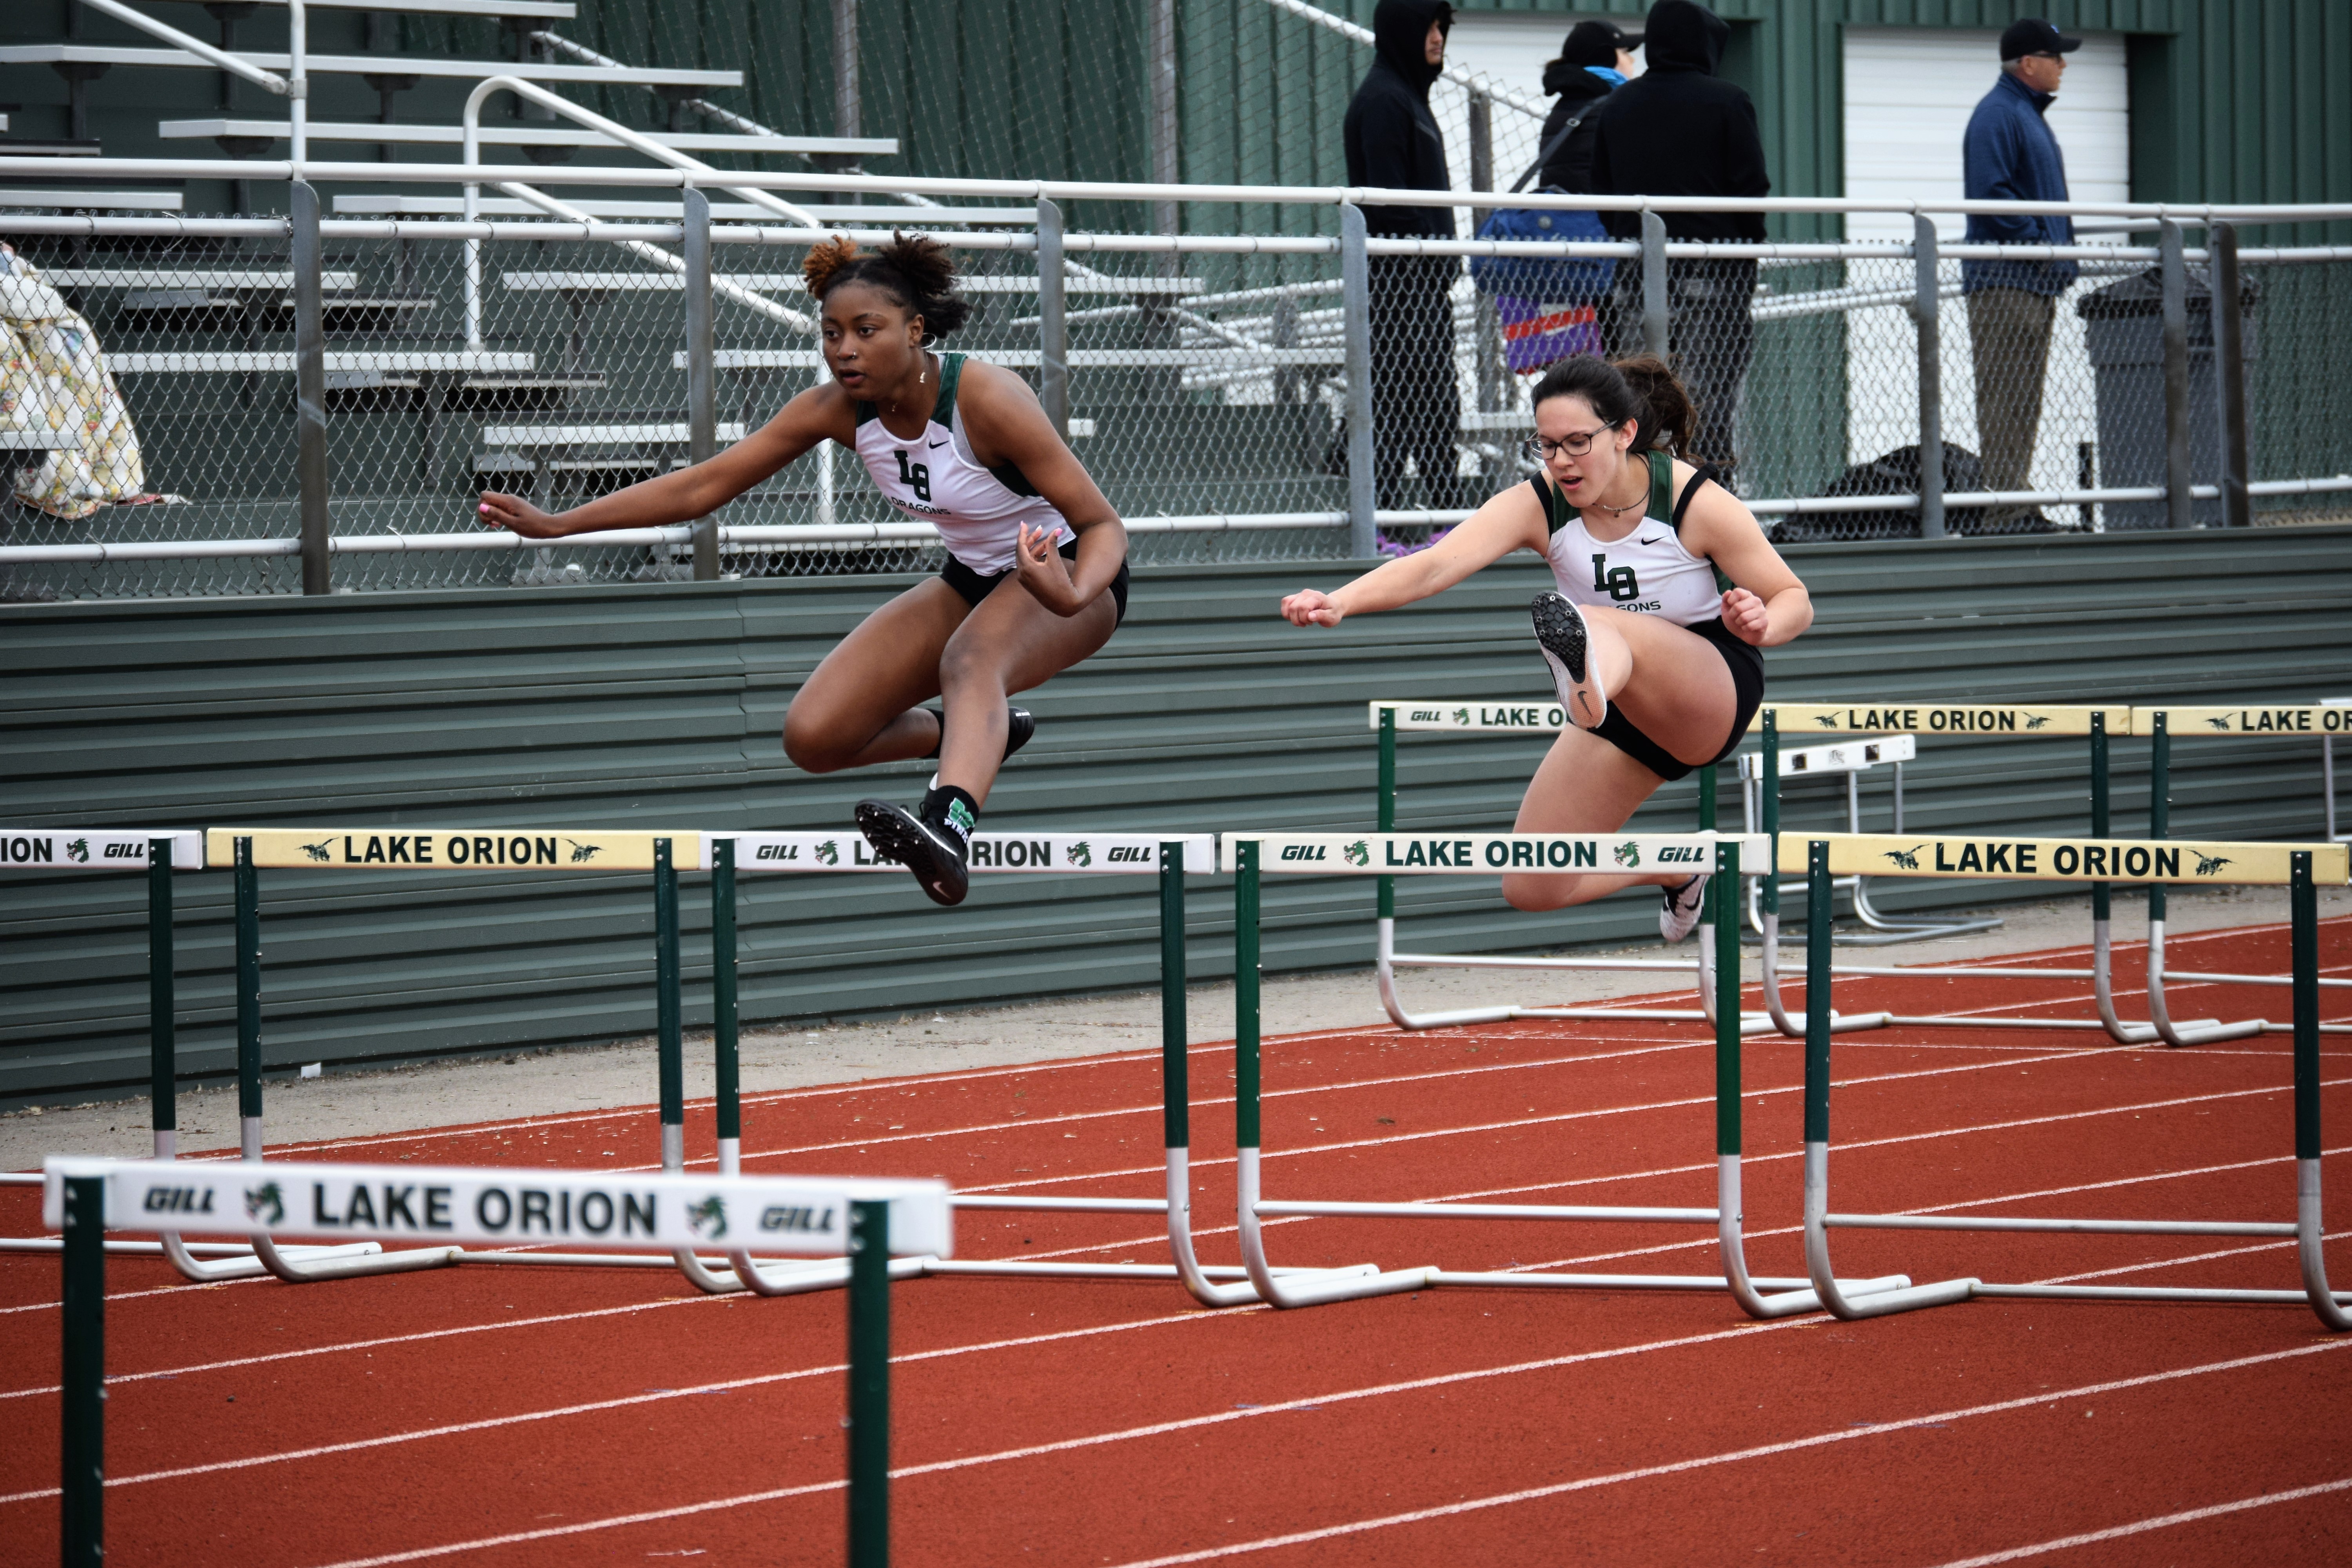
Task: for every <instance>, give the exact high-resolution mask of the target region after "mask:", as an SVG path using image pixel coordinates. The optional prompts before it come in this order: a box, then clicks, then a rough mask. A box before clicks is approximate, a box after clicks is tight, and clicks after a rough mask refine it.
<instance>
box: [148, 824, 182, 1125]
mask: <svg viewBox="0 0 2352 1568" xmlns="http://www.w3.org/2000/svg"><path fill="white" fill-rule="evenodd" d="M172 871H173V866H172V841H171V840H170V839H168V838H151V839H149V840H148V841H147V1109H148V1125H149V1126H150V1127H151V1128H152V1129H153V1131H154V1135H155V1158H157V1159H158V1160H168V1159H171V1158H172V1157H173V1155H174V1154H175V1153H177V1152H179V1144H180V1062H179V1057H180V1050H179V1037H178V1026H179V1003H178V1000H177V998H176V997H175V996H174V995H173V970H174V968H175V963H174V960H173V943H172Z"/></svg>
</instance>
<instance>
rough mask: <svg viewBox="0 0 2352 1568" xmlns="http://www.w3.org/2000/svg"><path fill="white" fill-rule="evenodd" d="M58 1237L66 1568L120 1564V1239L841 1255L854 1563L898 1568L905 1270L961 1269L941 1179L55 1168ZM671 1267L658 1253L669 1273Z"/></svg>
mask: <svg viewBox="0 0 2352 1568" xmlns="http://www.w3.org/2000/svg"><path fill="white" fill-rule="evenodd" d="M42 1176H43V1193H42V1213H43V1217H44V1220H45V1221H46V1223H47V1225H48V1226H50V1227H51V1228H52V1229H58V1230H62V1231H63V1232H64V1233H65V1249H64V1250H65V1281H64V1284H65V1291H64V1297H65V1302H64V1305H65V1310H64V1311H63V1313H62V1317H63V1320H64V1321H63V1337H64V1352H65V1363H64V1373H65V1377H64V1384H65V1386H64V1395H65V1397H64V1401H63V1412H62V1426H63V1429H64V1457H63V1465H62V1471H63V1476H62V1479H63V1496H62V1499H61V1500H60V1510H61V1516H62V1524H63V1527H64V1528H63V1531H62V1534H63V1540H64V1552H63V1557H64V1561H65V1562H66V1563H71V1564H77V1565H80V1564H87V1565H89V1568H96V1565H97V1564H99V1563H101V1562H102V1561H103V1560H104V1556H105V1476H106V1437H105V1411H106V1317H105V1302H106V1253H105V1249H104V1244H103V1237H104V1236H105V1233H106V1232H107V1231H108V1230H109V1229H115V1230H134V1231H138V1230H143V1231H149V1232H155V1233H163V1231H164V1227H165V1226H171V1225H173V1224H175V1223H184V1221H185V1218H186V1216H190V1215H202V1216H204V1224H205V1226H206V1228H216V1229H220V1230H224V1231H231V1232H236V1231H242V1232H244V1233H246V1234H247V1235H248V1236H249V1237H251V1238H252V1245H253V1247H254V1250H255V1251H256V1252H257V1253H266V1252H268V1251H269V1250H277V1251H278V1252H280V1253H281V1255H282V1254H283V1253H284V1252H287V1251H291V1250H293V1248H291V1247H284V1248H281V1247H278V1240H279V1238H281V1237H284V1238H289V1239H292V1238H300V1237H316V1238H320V1239H324V1240H328V1241H332V1242H344V1241H348V1240H351V1239H352V1238H353V1237H365V1238H367V1239H368V1240H369V1241H370V1242H371V1243H373V1244H375V1245H379V1246H380V1245H381V1244H383V1243H384V1242H396V1243H415V1242H420V1241H421V1242H425V1243H427V1244H429V1245H428V1246H426V1247H423V1248H415V1247H404V1248H403V1249H402V1250H401V1251H398V1252H392V1253H387V1254H385V1255H384V1256H386V1257H391V1258H399V1257H402V1256H404V1255H405V1253H406V1252H407V1251H410V1250H424V1251H428V1252H440V1251H450V1250H458V1249H462V1248H464V1247H466V1246H467V1244H468V1243H475V1244H485V1245H488V1246H492V1247H495V1246H499V1245H504V1244H508V1243H510V1242H512V1241H513V1240H514V1239H515V1237H516V1235H517V1234H518V1230H519V1227H522V1226H528V1225H529V1224H530V1221H531V1218H532V1217H533V1216H536V1218H537V1219H538V1221H539V1222H540V1225H541V1228H542V1230H544V1231H545V1232H547V1233H550V1234H557V1235H562V1236H564V1237H569V1238H576V1239H578V1240H581V1241H584V1242H588V1243H592V1244H593V1245H595V1246H598V1247H621V1248H634V1249H638V1250H642V1251H646V1252H648V1253H653V1254H656V1255H658V1254H672V1255H675V1254H677V1253H680V1252H688V1253H690V1252H691V1251H692V1250H693V1249H694V1248H695V1247H698V1246H702V1245H707V1244H709V1243H711V1242H715V1241H718V1240H720V1239H722V1238H724V1237H729V1236H730V1234H733V1233H735V1232H737V1231H739V1230H740V1231H742V1232H747V1233H753V1234H756V1235H757V1236H758V1237H759V1238H760V1245H761V1248H762V1249H763V1250H774V1251H778V1252H784V1253H790V1254H794V1255H801V1256H837V1257H839V1258H842V1259H843V1261H844V1264H845V1267H846V1269H847V1272H848V1276H849V1291H850V1295H849V1378H848V1384H849V1390H848V1400H847V1405H848V1417H847V1420H846V1421H845V1423H844V1425H845V1426H847V1428H848V1431H849V1444H848V1448H849V1499H848V1512H849V1561H850V1562H851V1563H856V1564H860V1565H864V1564H868V1563H875V1564H879V1563H887V1562H888V1561H889V1551H890V1537H889V1522H890V1512H889V1487H890V1381H889V1379H890V1294H889V1289H890V1287H889V1280H890V1270H889V1269H888V1268H887V1267H886V1266H885V1265H886V1264H887V1260H888V1258H889V1257H890V1254H891V1253H892V1252H893V1251H894V1250H896V1251H899V1252H904V1253H912V1254H919V1255H922V1256H926V1257H934V1258H948V1257H951V1256H952V1255H953V1253H954V1250H955V1236H954V1224H955V1222H954V1216H953V1215H952V1214H951V1213H950V1210H949V1207H948V1202H947V1188H946V1186H945V1185H944V1184H941V1183H938V1182H922V1181H874V1180H856V1179H823V1178H805V1177H783V1176H685V1175H677V1174H667V1173H666V1174H662V1175H631V1174H625V1173H618V1172H608V1171H531V1170H512V1169H501V1168H477V1167H466V1166H446V1167H437V1168H436V1167H431V1166H418V1165H344V1164H301V1163H273V1164H271V1165H270V1166H268V1168H267V1169H266V1170H259V1171H257V1170H256V1169H255V1168H254V1167H253V1166H251V1165H247V1164H226V1163H217V1162H209V1161H207V1162H185V1161H170V1160H153V1161H129V1160H91V1159H76V1158H70V1157H52V1158H51V1159H50V1160H49V1161H48V1162H47V1164H46V1166H45V1168H44V1170H43V1173H42ZM663 1261H664V1259H663V1258H661V1257H659V1256H656V1257H655V1258H654V1262H655V1263H656V1266H659V1265H660V1264H661V1263H662V1262H663Z"/></svg>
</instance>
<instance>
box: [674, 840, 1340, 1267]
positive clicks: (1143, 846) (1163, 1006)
mask: <svg viewBox="0 0 2352 1568" xmlns="http://www.w3.org/2000/svg"><path fill="white" fill-rule="evenodd" d="M703 854H704V860H703V862H702V864H703V866H704V868H706V869H708V870H710V871H711V872H712V874H713V878H714V889H713V899H714V903H713V922H712V923H713V928H714V930H716V931H722V932H723V933H724V936H723V938H722V939H721V940H720V941H719V942H717V943H715V944H714V954H713V971H714V975H715V976H717V977H719V979H718V980H717V982H716V984H714V990H721V991H723V992H724V994H728V995H729V996H730V997H731V995H732V991H733V985H734V966H735V954H734V947H733V930H734V927H733V912H732V902H733V881H732V879H733V878H734V876H735V874H736V873H737V872H738V871H739V870H740V871H744V872H750V873H753V874H768V873H782V874H787V875H790V874H801V875H819V874H825V873H839V872H851V873H856V872H866V873H881V872H897V873H899V874H901V875H903V874H904V872H905V869H906V868H904V867H902V866H900V865H898V863H896V862H895V861H890V860H885V859H883V858H880V857H878V856H877V855H876V854H875V853H874V850H873V848H872V847H871V846H870V845H868V844H867V843H866V838H865V837H864V836H863V835H862V834H859V833H856V832H855V831H846V830H845V831H838V832H830V833H827V832H799V833H710V834H706V835H704V837H703ZM968 864H969V867H970V869H971V872H972V873H973V874H974V875H976V876H999V875H1026V876H1039V875H1053V876H1071V875H1076V876H1130V877H1131V876H1157V877H1158V878H1159V879H1160V883H1159V893H1160V905H1159V912H1160V1039H1161V1050H1160V1079H1161V1088H1160V1095H1161V1122H1162V1129H1163V1138H1162V1142H1163V1147H1164V1151H1165V1163H1166V1195H1165V1196H1164V1197H1160V1198H1117V1197H1093V1196H1073V1197H1058V1196H1045V1195H1040V1196H1031V1195H1027V1194H999V1193H951V1194H949V1199H948V1201H949V1203H950V1205H951V1206H953V1207H956V1208H959V1209H971V1210H973V1211H975V1212H981V1211H992V1212H1000V1213H1026V1214H1097V1215H1156V1216H1160V1217H1161V1218H1163V1219H1164V1221H1165V1224H1166V1226H1167V1232H1168V1245H1169V1252H1170V1258H1171V1261H1169V1262H1167V1263H1044V1262H1031V1261H1027V1260H1024V1259H1021V1258H970V1259H967V1258H920V1259H916V1260H912V1261H911V1262H908V1264H907V1265H906V1267H907V1268H908V1272H910V1273H919V1274H929V1275H942V1276H949V1275H961V1276H981V1277H994V1278H1004V1279H1152V1280H1171V1281H1174V1282H1177V1283H1180V1284H1181V1285H1182V1286H1183V1287H1184V1289H1186V1290H1187V1291H1189V1292H1190V1293H1191V1294H1192V1297H1193V1298H1194V1299H1195V1300H1199V1301H1200V1302H1201V1303H1202V1305H1204V1306H1213V1307H1225V1306H1238V1305H1244V1304H1247V1303H1250V1302H1255V1301H1256V1300H1258V1292H1257V1290H1256V1289H1255V1287H1254V1286H1253V1285H1252V1284H1251V1283H1250V1281H1249V1277H1248V1270H1247V1269H1246V1268H1234V1267H1223V1266H1208V1265H1203V1264H1202V1263H1201V1262H1200V1261H1199V1260H1198V1258H1196V1256H1195V1255H1194V1252H1193V1247H1192V1148H1191V1108H1190V1087H1189V1085H1190V1067H1191V1058H1190V1056H1189V1054H1188V1051H1187V1049H1186V1045H1187V1029H1186V1023H1185V997H1184V984H1185V956H1186V954H1185V914H1184V878H1185V877H1186V876H1188V875H1193V876H1205V875H1209V874H1212V873H1213V872H1214V871H1215V870H1216V868H1217V850H1216V839H1215V837H1214V836H1213V835H1210V834H1205V833H1165V834H1149V833H1123V832H1115V833H1098V832H1073V831H1069V830H1066V829H1054V830H1039V831H1035V832H1018V831H993V832H986V833H976V834H974V835H973V836H972V843H971V858H970V860H969V862H968ZM714 1034H715V1036H716V1037H717V1038H716V1044H717V1048H718V1051H719V1107H718V1114H719V1169H720V1170H721V1171H722V1172H730V1173H731V1172H733V1171H735V1170H737V1169H740V1163H741V1160H742V1141H741V1121H740V1095H739V1094H738V1092H737V1089H736V1087H735V1072H734V1064H733V1050H734V1034H733V1027H732V1016H731V1011H730V1014H729V1016H728V1020H727V1022H726V1023H725V1024H724V1025H723V1026H721V1027H720V1028H719V1029H718V1030H716V1031H714ZM731 1262H732V1264H733V1269H732V1272H731V1273H730V1272H725V1271H719V1270H715V1269H695V1268H688V1270H687V1273H688V1278H689V1279H693V1280H694V1282H695V1283H696V1284H697V1285H698V1286H700V1287H701V1288H702V1289H706V1290H713V1291H718V1290H729V1289H751V1290H754V1291H757V1292H759V1293H761V1294H762V1295H783V1294H788V1293H791V1292H793V1291H800V1290H816V1289H831V1288H834V1287H836V1286H839V1285H841V1284H843V1283H845V1275H844V1274H843V1273H842V1271H841V1268H840V1266H839V1265H837V1264H835V1265H819V1266H816V1267H814V1268H806V1267H803V1268H792V1269H784V1270H777V1269H772V1268H758V1267H754V1266H753V1265H752V1263H751V1260H750V1259H748V1258H743V1257H741V1256H740V1255H737V1256H734V1257H732V1258H731ZM1280 1272H1282V1273H1283V1274H1286V1275H1293V1274H1311V1275H1316V1276H1326V1275H1329V1276H1335V1277H1343V1278H1357V1277H1360V1276H1363V1275H1367V1274H1370V1273H1371V1272H1372V1269H1371V1268H1370V1265H1363V1266H1360V1267H1355V1268H1340V1269H1336V1270H1334V1269H1284V1270H1281V1271H1280Z"/></svg>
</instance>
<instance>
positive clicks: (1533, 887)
mask: <svg viewBox="0 0 2352 1568" xmlns="http://www.w3.org/2000/svg"><path fill="white" fill-rule="evenodd" d="M1575 897H1576V879H1572V878H1568V877H1506V878H1504V879H1503V901H1504V902H1505V903H1507V904H1508V905H1510V906H1511V908H1513V909H1515V910H1527V911H1528V913H1530V914H1541V913H1542V912H1544V911H1545V910H1559V909H1565V908H1567V907H1568V904H1569V902H1570V900H1572V899H1574V898H1575Z"/></svg>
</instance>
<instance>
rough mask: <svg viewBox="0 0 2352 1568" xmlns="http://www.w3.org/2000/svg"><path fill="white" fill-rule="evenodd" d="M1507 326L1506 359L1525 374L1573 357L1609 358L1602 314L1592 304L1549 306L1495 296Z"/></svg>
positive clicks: (1534, 301) (1509, 296) (1505, 326)
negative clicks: (1577, 355)
mask: <svg viewBox="0 0 2352 1568" xmlns="http://www.w3.org/2000/svg"><path fill="white" fill-rule="evenodd" d="M1495 314H1496V317H1497V318H1498V319H1499V320H1500V321H1501V322H1502V326H1503V358H1504V361H1505V363H1507V364H1508V365H1509V366H1510V367H1511V369H1512V370H1514V371H1516V372H1517V373H1518V374H1522V375H1525V374H1529V373H1530V372H1534V371H1539V370H1541V369H1543V368H1544V367H1545V366H1547V365H1550V364H1555V363H1559V361H1561V360H1564V359H1567V358H1568V357H1569V356H1570V355H1571V354H1594V355H1601V356H1602V357H1605V354H1606V351H1605V350H1604V349H1603V348H1602V346H1601V322H1600V317H1599V312H1598V311H1597V310H1595V308H1594V307H1593V306H1591V305H1568V304H1546V303H1544V302H1543V301H1541V300H1521V299H1517V298H1514V297H1513V296H1511V295H1508V294H1497V295H1496V296H1495Z"/></svg>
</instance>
